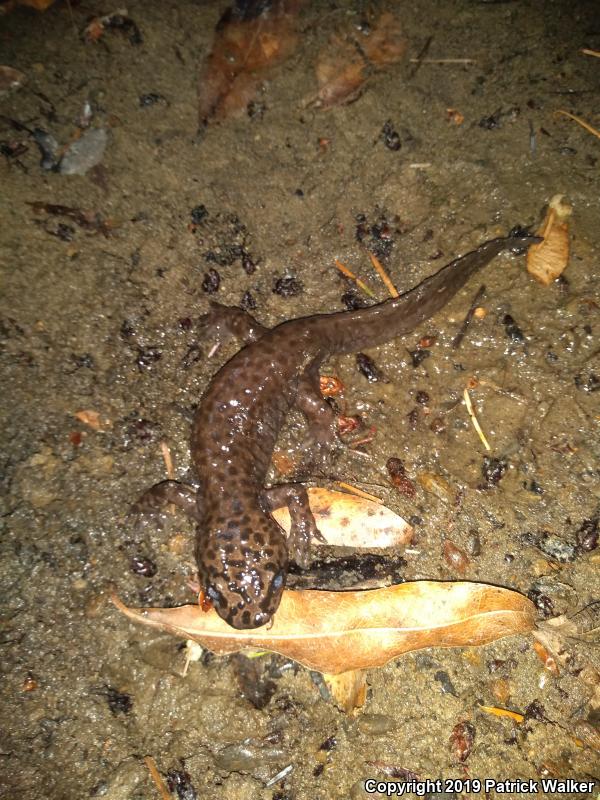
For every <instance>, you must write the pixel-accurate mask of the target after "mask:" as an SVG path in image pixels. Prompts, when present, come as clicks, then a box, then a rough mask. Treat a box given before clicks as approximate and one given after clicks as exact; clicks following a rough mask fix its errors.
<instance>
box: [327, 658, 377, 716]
mask: <svg viewBox="0 0 600 800" xmlns="http://www.w3.org/2000/svg"><path fill="white" fill-rule="evenodd" d="M323 679H324V681H325V684H326V686H327V688H328V689H329V693H330V694H331V696H332V698H333V701H334V703H335V704H336V705H337V706H338V707H339V708H341V709H342V711H344V712H345V713H346V714H350V713H352V712H353V711H355V710H356V709H358V708H361V707H362V706H364V704H365V700H366V699H367V676H366V674H365V671H364V670H362V669H356V670H351V671H349V672H340V673H339V674H337V675H324V676H323Z"/></svg>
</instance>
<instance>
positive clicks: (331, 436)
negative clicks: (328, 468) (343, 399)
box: [296, 367, 338, 466]
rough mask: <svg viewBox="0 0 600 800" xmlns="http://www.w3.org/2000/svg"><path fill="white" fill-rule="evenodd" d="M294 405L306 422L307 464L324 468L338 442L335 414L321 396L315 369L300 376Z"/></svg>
mask: <svg viewBox="0 0 600 800" xmlns="http://www.w3.org/2000/svg"><path fill="white" fill-rule="evenodd" d="M296 405H297V407H298V408H299V409H300V411H301V412H302V413H303V414H304V416H305V417H306V421H307V422H308V441H307V442H306V446H305V449H306V451H307V454H308V458H307V463H308V464H310V465H311V466H324V464H325V463H326V462H327V461H328V459H329V457H330V456H331V454H332V451H333V450H334V448H335V447H336V445H337V444H338V441H337V437H336V433H335V413H334V411H333V409H332V408H331V406H330V405H329V403H327V402H326V401H325V400H324V399H323V397H322V395H321V391H320V388H319V373H318V370H317V369H315V368H313V367H309V369H307V370H306V372H304V373H303V374H302V375H301V376H300V379H299V381H298V390H297V394H296Z"/></svg>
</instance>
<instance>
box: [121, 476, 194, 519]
mask: <svg viewBox="0 0 600 800" xmlns="http://www.w3.org/2000/svg"><path fill="white" fill-rule="evenodd" d="M170 503H173V504H174V505H176V506H178V507H179V508H181V509H183V511H185V512H186V514H187V515H188V516H190V517H192V518H193V519H195V520H196V521H200V517H201V515H200V511H199V508H198V493H197V491H196V489H194V488H193V487H192V486H186V485H185V484H184V483H179V482H178V481H161V483H157V484H155V485H154V486H152V487H151V488H150V489H147V490H146V491H145V492H144V493H143V494H142V495H141V496H140V497H139V498H138V499H137V500H136V501H135V503H134V504H133V505H132V506H131V508H130V509H129V516H134V517H138V518H139V520H140V521H141V522H142V524H143V523H146V522H148V521H153V522H155V523H156V524H157V525H158V526H159V527H161V528H162V526H163V523H164V521H165V519H166V514H165V511H166V508H167V506H168V505H169V504H170Z"/></svg>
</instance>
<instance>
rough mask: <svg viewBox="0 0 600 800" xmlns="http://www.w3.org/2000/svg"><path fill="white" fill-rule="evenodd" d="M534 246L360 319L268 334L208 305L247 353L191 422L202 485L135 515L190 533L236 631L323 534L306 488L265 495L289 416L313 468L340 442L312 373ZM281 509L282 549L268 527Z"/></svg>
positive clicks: (168, 486) (480, 257)
mask: <svg viewBox="0 0 600 800" xmlns="http://www.w3.org/2000/svg"><path fill="white" fill-rule="evenodd" d="M536 241H539V239H537V238H536V237H533V236H529V235H528V234H525V233H517V234H515V235H509V236H508V237H504V238H498V239H493V240H490V241H488V242H486V243H484V244H482V245H481V246H480V247H478V248H477V249H476V250H474V251H472V252H470V253H468V254H467V255H464V256H462V257H460V258H457V259H455V260H454V261H452V262H450V263H449V264H447V265H446V266H445V267H443V268H442V269H440V270H439V272H436V273H435V274H434V275H432V276H430V277H428V278H426V279H425V280H424V281H422V283H420V284H418V285H417V286H415V287H414V288H413V289H411V290H409V291H407V292H406V293H404V294H402V295H400V296H399V297H397V298H392V299H390V300H387V301H385V302H382V303H378V304H375V305H372V306H370V307H368V308H361V309H358V310H356V311H341V312H337V313H333V314H317V315H315V316H309V317H302V318H298V319H292V320H290V321H288V322H283V323H281V324H280V325H277V326H276V327H274V328H272V329H267V328H264V327H263V326H262V325H260V323H258V322H257V321H256V320H254V319H253V318H252V317H251V316H250V315H249V314H247V313H245V312H244V311H242V310H241V309H238V308H231V307H226V306H220V305H218V304H213V306H212V310H211V312H210V313H209V315H208V318H207V321H208V323H209V324H210V325H211V326H213V327H214V328H215V329H217V330H221V331H223V330H226V331H227V332H228V333H232V334H234V335H236V336H237V337H239V338H241V339H242V340H243V341H244V342H245V346H244V347H243V348H242V349H241V350H240V351H239V352H238V353H237V354H236V355H234V356H233V358H231V359H230V360H229V361H228V362H227V363H226V364H225V365H224V366H223V367H222V368H221V369H220V370H219V371H218V372H217V374H216V375H215V377H214V378H213V380H212V381H211V383H210V385H209V386H208V389H207V390H206V392H205V394H204V396H203V398H202V400H201V403H200V405H199V406H198V409H197V411H196V414H195V417H194V420H193V423H192V431H191V441H190V450H191V456H192V460H193V463H194V466H195V469H196V472H197V475H198V479H199V486H198V487H197V488H193V487H191V486H186V485H184V484H182V483H179V482H177V481H171V480H168V481H163V482H162V483H159V484H157V485H156V486H154V487H152V488H151V489H149V490H148V491H146V492H145V493H144V494H143V495H142V496H141V497H140V499H139V500H138V501H137V503H136V504H135V505H134V506H133V508H132V510H133V511H134V512H135V513H151V514H154V515H157V514H159V513H160V511H161V510H162V509H163V508H164V506H165V505H166V504H168V503H175V504H177V505H178V506H180V507H181V508H183V509H184V510H185V511H186V512H187V513H188V514H189V515H190V516H191V517H192V518H193V519H194V520H195V521H196V524H197V532H196V545H195V556H196V562H197V565H198V576H199V580H200V586H201V587H202V589H203V591H204V592H205V595H206V597H207V598H208V599H210V601H211V602H212V604H213V606H214V608H215V609H216V611H217V613H218V614H219V615H220V616H221V617H222V618H223V619H224V620H225V621H226V622H227V623H229V625H231V626H232V627H234V628H256V627H259V626H261V625H264V624H266V623H267V622H269V620H270V619H271V617H272V616H273V614H274V613H275V611H276V610H277V607H278V605H279V602H280V600H281V595H282V592H283V590H284V587H285V584H286V577H287V571H288V564H289V561H290V559H291V558H293V559H294V560H295V561H296V563H297V564H298V565H299V566H300V567H306V566H307V565H308V564H309V562H310V542H311V539H312V538H313V537H317V538H318V537H319V536H320V534H319V531H318V529H317V526H316V524H315V520H314V518H313V516H312V513H311V512H310V508H309V506H308V502H307V494H306V489H305V488H304V487H303V486H302V485H301V484H282V485H277V486H273V487H271V488H265V479H266V476H267V472H268V470H269V466H270V463H271V456H272V453H273V449H274V447H275V443H276V440H277V437H278V435H279V432H280V430H281V428H282V426H283V423H284V420H285V418H286V415H287V414H288V412H289V411H290V409H291V408H292V407H293V406H295V407H297V408H298V409H300V411H301V412H302V413H303V414H304V416H305V417H306V419H307V422H308V424H309V430H310V433H311V439H312V444H313V447H314V451H313V452H314V453H315V457H316V458H325V457H326V455H327V453H328V451H329V449H330V447H331V446H332V444H333V443H334V442H335V425H334V422H335V419H334V413H333V411H332V409H331V407H330V406H329V405H328V404H327V403H326V402H325V401H324V399H323V397H322V396H321V393H320V391H319V366H320V365H321V363H322V362H323V360H324V359H325V358H326V357H328V356H329V355H331V354H336V353H339V354H341V353H349V352H355V351H358V350H361V349H363V348H368V347H374V346H376V345H380V344H383V343H384V342H387V341H389V340H390V339H394V338H396V337H398V336H402V335H404V334H406V333H408V332H410V331H412V330H413V329H414V328H415V327H416V326H417V325H419V324H420V323H421V322H423V321H424V320H426V319H428V318H429V317H431V316H432V315H433V314H435V313H436V312H437V311H439V310H440V309H441V308H442V307H443V306H444V305H445V304H446V303H447V302H448V301H449V300H450V299H451V298H452V297H453V296H454V295H455V294H456V292H457V291H458V290H459V289H460V288H461V287H462V286H463V285H464V284H465V283H466V282H467V281H468V280H469V278H470V277H471V276H472V275H473V274H474V273H475V272H476V271H477V270H480V269H481V268H482V267H484V266H485V265H486V264H488V263H489V262H490V261H491V260H492V259H493V258H494V257H495V256H496V255H498V254H499V253H501V252H503V251H507V250H514V251H519V250H521V251H522V250H523V249H524V248H526V247H527V246H528V245H530V244H533V243H534V242H536ZM284 504H287V506H288V508H289V511H290V517H291V521H292V527H291V532H290V535H289V538H287V539H286V536H285V534H284V532H283V531H282V529H281V528H280V527H279V525H278V524H277V523H276V522H275V521H274V520H273V518H272V517H271V514H270V512H271V510H272V509H273V508H276V507H278V506H280V505H284Z"/></svg>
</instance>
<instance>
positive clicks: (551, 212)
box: [527, 194, 573, 286]
mask: <svg viewBox="0 0 600 800" xmlns="http://www.w3.org/2000/svg"><path fill="white" fill-rule="evenodd" d="M572 213H573V208H572V207H571V205H570V204H569V203H568V202H567V201H566V200H565V198H564V195H562V194H557V195H554V197H553V198H552V200H550V202H549V203H548V211H547V213H546V218H545V219H544V222H543V224H542V226H541V227H540V229H539V230H538V231H537V234H538V235H539V236H542V237H543V239H544V241H543V242H540V243H539V244H532V245H531V247H530V248H529V250H528V251H527V271H528V272H529V273H530V275H533V277H534V278H535V279H536V281H539V283H541V284H542V285H543V286H549V285H550V284H551V283H552V281H554V280H556V278H558V276H559V275H561V274H562V272H563V271H564V269H565V268H566V266H567V264H568V263H569V223H568V219H569V217H570V216H571V214H572Z"/></svg>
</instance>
